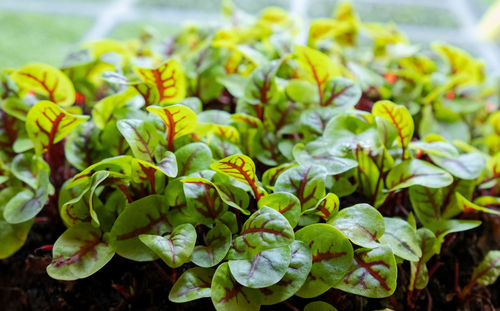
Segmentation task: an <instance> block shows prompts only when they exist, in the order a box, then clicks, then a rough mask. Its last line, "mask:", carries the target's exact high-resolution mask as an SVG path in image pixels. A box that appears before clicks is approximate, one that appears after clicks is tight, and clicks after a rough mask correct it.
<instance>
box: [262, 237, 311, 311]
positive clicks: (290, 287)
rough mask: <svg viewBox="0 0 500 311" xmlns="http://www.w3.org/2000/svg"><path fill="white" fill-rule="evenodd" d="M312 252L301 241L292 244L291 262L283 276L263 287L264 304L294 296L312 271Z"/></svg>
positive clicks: (278, 301) (275, 302) (274, 302)
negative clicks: (271, 284)
mask: <svg viewBox="0 0 500 311" xmlns="http://www.w3.org/2000/svg"><path fill="white" fill-rule="evenodd" d="M311 266H312V254H311V251H310V250H309V248H308V247H307V245H305V244H304V242H301V241H294V242H293V243H292V244H290V264H289V265H288V268H287V270H286V273H285V275H284V276H283V278H282V279H281V280H280V281H279V282H278V283H276V284H274V285H273V286H270V287H266V288H261V289H260V291H261V293H262V304H263V305H273V304H277V303H280V302H282V301H285V300H287V299H288V298H290V297H292V296H293V295H294V294H295V292H297V290H299V289H300V287H301V286H302V285H303V284H304V282H305V280H306V278H307V275H308V274H309V272H310V271H311Z"/></svg>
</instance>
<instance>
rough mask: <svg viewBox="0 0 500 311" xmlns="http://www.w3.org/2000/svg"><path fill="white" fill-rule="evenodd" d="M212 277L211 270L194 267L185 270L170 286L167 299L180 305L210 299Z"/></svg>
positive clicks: (212, 271) (212, 272)
mask: <svg viewBox="0 0 500 311" xmlns="http://www.w3.org/2000/svg"><path fill="white" fill-rule="evenodd" d="M213 275H214V270H212V269H205V268H198V267H196V268H191V269H188V270H186V271H185V272H184V273H183V274H182V275H181V276H180V277H179V279H178V280H177V282H175V284H174V286H172V289H171V290H170V293H169V294H168V299H170V301H172V302H177V303H182V302H188V301H193V300H196V299H200V298H205V297H210V296H211V290H210V287H211V286H212V277H213Z"/></svg>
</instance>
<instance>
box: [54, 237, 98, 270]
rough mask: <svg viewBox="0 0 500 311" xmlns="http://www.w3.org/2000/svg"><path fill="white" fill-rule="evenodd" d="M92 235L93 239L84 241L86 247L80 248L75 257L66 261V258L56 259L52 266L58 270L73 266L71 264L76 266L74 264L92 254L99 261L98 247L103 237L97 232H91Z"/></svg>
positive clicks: (72, 256)
mask: <svg viewBox="0 0 500 311" xmlns="http://www.w3.org/2000/svg"><path fill="white" fill-rule="evenodd" d="M91 235H92V237H93V239H92V240H86V241H83V242H84V245H82V246H80V249H79V250H78V251H77V252H76V253H74V254H73V255H71V256H69V257H68V258H66V259H65V258H64V256H59V257H56V258H54V259H53V260H52V264H53V265H54V266H55V267H56V268H59V267H61V266H64V265H71V264H74V263H76V262H78V261H80V260H81V259H82V257H83V256H85V255H87V254H88V253H90V252H92V253H93V255H94V260H95V261H97V250H96V246H97V245H98V244H99V243H101V237H100V236H99V235H98V234H97V233H95V232H91Z"/></svg>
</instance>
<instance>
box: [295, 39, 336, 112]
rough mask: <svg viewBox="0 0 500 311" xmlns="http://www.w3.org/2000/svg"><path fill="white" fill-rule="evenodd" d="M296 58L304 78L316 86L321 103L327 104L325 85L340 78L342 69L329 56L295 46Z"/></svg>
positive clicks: (304, 47)
mask: <svg viewBox="0 0 500 311" xmlns="http://www.w3.org/2000/svg"><path fill="white" fill-rule="evenodd" d="M294 55H295V58H296V60H297V64H298V65H299V68H300V69H301V73H302V76H303V77H304V78H305V79H306V80H309V81H311V82H314V83H315V84H316V87H317V90H318V95H319V103H320V104H323V103H324V102H325V99H324V98H325V94H324V89H325V83H326V82H327V81H328V80H329V79H331V78H334V77H336V76H340V68H339V66H337V65H336V64H335V63H334V62H333V61H332V60H331V59H330V58H329V57H328V56H327V55H325V54H323V53H321V52H319V51H317V50H315V49H312V48H309V47H306V46H295V53H294Z"/></svg>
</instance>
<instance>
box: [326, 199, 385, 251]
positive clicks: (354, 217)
mask: <svg viewBox="0 0 500 311" xmlns="http://www.w3.org/2000/svg"><path fill="white" fill-rule="evenodd" d="M328 223H329V224H330V225H332V226H334V227H335V228H337V229H339V230H340V232H342V233H343V234H345V236H347V237H348V238H349V240H351V241H352V242H353V243H354V244H356V245H359V246H362V247H367V248H375V247H378V246H379V245H380V244H379V243H378V242H377V240H378V239H380V237H381V236H382V235H383V234H384V232H385V224H384V218H383V217H382V215H381V214H380V213H379V212H378V211H377V210H376V209H375V208H373V207H372V206H370V205H368V204H364V203H362V204H356V205H353V206H351V207H346V208H343V209H341V210H340V211H339V212H338V213H337V214H336V215H335V216H334V217H333V218H332V219H330V220H329V221H328Z"/></svg>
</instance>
